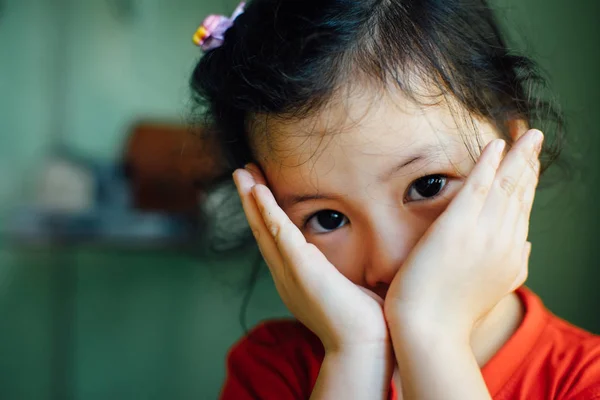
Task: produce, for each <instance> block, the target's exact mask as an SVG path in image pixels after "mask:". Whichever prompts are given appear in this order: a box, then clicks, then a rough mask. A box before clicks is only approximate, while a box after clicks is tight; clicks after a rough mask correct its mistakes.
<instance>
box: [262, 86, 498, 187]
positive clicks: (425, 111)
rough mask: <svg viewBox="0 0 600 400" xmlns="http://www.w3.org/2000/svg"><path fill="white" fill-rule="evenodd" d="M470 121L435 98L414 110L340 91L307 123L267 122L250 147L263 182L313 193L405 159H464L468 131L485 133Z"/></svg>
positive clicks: (411, 105) (407, 104)
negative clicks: (331, 181)
mask: <svg viewBox="0 0 600 400" xmlns="http://www.w3.org/2000/svg"><path fill="white" fill-rule="evenodd" d="M438 100H439V99H438ZM470 118H471V117H470V116H469V115H468V114H466V113H465V112H462V111H461V109H460V108H459V107H457V106H456V105H455V104H450V103H449V102H448V101H444V100H443V99H442V100H441V101H438V102H437V103H436V104H435V105H421V104H417V103H415V102H414V101H412V100H411V99H409V98H407V97H405V96H403V95H402V94H400V93H392V92H387V93H378V94H375V95H373V94H370V93H369V92H368V91H363V92H358V91H356V92H354V93H350V92H346V93H345V95H343V96H342V95H339V96H336V97H335V98H334V99H332V101H330V102H329V103H328V104H327V106H326V107H324V108H323V109H322V110H319V111H318V112H316V113H314V114H313V115H311V116H309V117H306V118H298V119H285V118H272V117H271V118H269V119H268V121H267V122H266V123H265V124H264V128H265V129H264V133H262V134H260V133H259V134H258V135H259V138H258V139H257V140H256V143H255V144H254V146H253V147H254V149H255V152H256V155H257V158H258V161H259V162H260V164H261V166H262V167H263V170H264V172H265V174H266V176H267V179H268V180H269V182H270V183H280V182H281V181H282V180H284V181H287V182H285V184H286V185H293V186H298V185H300V183H299V182H302V183H304V184H306V183H309V184H310V185H311V186H312V187H313V188H314V187H315V185H316V188H317V189H318V188H319V186H320V185H319V184H318V182H321V183H327V179H328V178H340V177H342V176H343V175H345V176H350V175H351V174H357V173H359V172H360V173H362V174H363V175H365V174H367V175H369V176H375V175H378V174H379V173H380V172H382V171H384V170H385V169H386V168H388V167H389V166H390V164H391V163H393V162H394V161H397V160H398V159H399V158H409V157H411V155H417V154H418V155H423V154H425V155H426V157H427V158H428V159H429V161H432V162H433V161H436V160H443V159H446V160H447V159H448V157H450V156H451V155H452V154H455V155H456V154H460V155H461V156H462V157H468V150H467V148H466V146H465V142H466V143H468V142H473V139H475V137H474V135H473V133H472V132H477V131H480V132H482V133H484V134H485V133H486V131H489V126H484V124H483V123H482V122H481V121H478V120H477V119H473V120H470ZM465 121H469V122H472V124H471V126H469V124H467V123H465ZM474 128H475V129H474ZM470 132H471V133H470ZM487 133H490V132H487ZM286 178H287V179H286ZM300 178H301V179H300Z"/></svg>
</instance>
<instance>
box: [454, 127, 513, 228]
mask: <svg viewBox="0 0 600 400" xmlns="http://www.w3.org/2000/svg"><path fill="white" fill-rule="evenodd" d="M505 145H506V142H504V140H501V139H496V140H492V141H491V142H490V143H488V145H487V146H486V147H485V149H484V150H483V153H482V154H481V157H480V158H479V160H478V161H477V163H476V164H475V166H474V167H473V170H472V171H471V173H470V174H469V176H468V177H467V179H466V181H465V184H464V186H463V187H462V188H461V190H460V191H459V192H458V194H457V195H456V197H455V198H454V200H453V201H452V202H451V203H450V205H449V206H448V208H447V209H446V213H445V214H448V215H455V213H457V215H458V214H461V215H469V214H467V213H470V215H474V216H476V217H478V216H479V213H480V212H481V209H482V208H483V206H484V204H485V202H486V199H487V197H488V193H489V191H490V189H491V187H492V183H493V182H494V178H495V176H496V171H497V169H498V166H499V165H500V161H501V159H502V152H503V151H504V147H505Z"/></svg>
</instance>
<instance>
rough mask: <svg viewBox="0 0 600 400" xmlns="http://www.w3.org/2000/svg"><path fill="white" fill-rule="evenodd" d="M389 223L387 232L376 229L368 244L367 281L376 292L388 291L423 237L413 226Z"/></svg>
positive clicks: (365, 273) (365, 270) (365, 276)
mask: <svg viewBox="0 0 600 400" xmlns="http://www.w3.org/2000/svg"><path fill="white" fill-rule="evenodd" d="M387 224H388V225H390V226H387V227H386V229H382V228H379V229H375V230H374V231H373V234H372V235H371V238H370V240H369V241H368V244H367V243H366V246H367V249H366V250H367V254H366V260H365V269H364V279H365V283H366V285H367V286H368V287H369V288H371V289H372V290H375V291H376V292H378V291H385V290H384V289H383V288H387V286H388V285H389V284H390V283H391V282H392V280H393V279H394V277H395V276H396V274H397V273H398V271H399V270H400V268H401V267H402V264H403V263H404V261H405V260H406V258H407V257H408V255H409V254H410V251H411V250H412V248H413V247H414V246H415V244H416V243H417V241H418V240H419V237H420V236H421V232H420V230H421V229H418V227H416V226H413V224H410V223H406V222H405V223H402V224H398V223H396V224H394V225H392V224H390V221H387Z"/></svg>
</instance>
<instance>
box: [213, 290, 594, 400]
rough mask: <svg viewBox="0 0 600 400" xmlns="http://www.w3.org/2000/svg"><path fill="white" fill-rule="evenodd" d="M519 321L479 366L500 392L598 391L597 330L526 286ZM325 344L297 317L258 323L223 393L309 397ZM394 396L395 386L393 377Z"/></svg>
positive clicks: (563, 398) (236, 350) (549, 395)
mask: <svg viewBox="0 0 600 400" xmlns="http://www.w3.org/2000/svg"><path fill="white" fill-rule="evenodd" d="M517 294H518V295H519V297H520V299H521V301H522V302H523V305H524V307H525V316H524V319H523V322H522V323H521V326H520V327H519V328H518V329H517V331H516V332H515V333H514V335H513V336H512V337H511V338H510V339H509V340H508V342H507V343H506V344H505V345H504V346H503V347H502V348H501V349H500V350H499V351H498V353H496V355H495V356H494V357H493V358H492V359H491V360H490V361H489V362H488V363H487V364H486V365H485V366H484V367H483V368H482V370H481V371H482V374H483V378H484V379H485V382H486V384H487V387H488V390H489V391H490V394H491V395H492V397H493V398H494V399H495V400H508V399H511V400H525V399H527V400H531V399H556V400H592V399H600V336H595V335H593V334H591V333H588V332H586V331H584V330H581V329H579V328H577V327H575V326H573V325H570V324H569V323H567V322H565V321H563V320H561V319H560V318H558V317H556V316H554V315H553V314H551V313H550V312H549V311H548V310H547V309H546V308H545V307H544V305H543V304H542V302H541V300H540V299H539V298H538V297H537V296H536V295H535V294H533V293H532V292H530V291H529V290H528V289H525V288H521V289H519V290H518V291H517ZM323 357H324V351H323V346H322V345H321V342H320V341H319V339H318V338H317V337H316V336H315V335H314V334H313V333H312V332H311V331H310V330H308V329H307V328H306V327H304V326H303V325H302V324H300V323H299V322H297V321H293V320H289V321H288V320H282V321H270V322H266V323H263V324H261V325H259V326H258V327H256V328H255V329H254V330H253V331H252V332H250V334H249V335H248V336H246V337H244V338H242V339H241V340H240V341H239V342H238V343H237V344H236V345H235V346H234V347H233V348H232V349H231V350H230V352H229V356H228V360H227V378H226V381H225V385H224V387H223V389H222V391H221V400H246V399H253V400H258V399H260V400H271V399H273V400H275V399H277V400H288V399H289V400H291V399H298V400H304V399H309V398H310V394H311V392H312V389H313V387H314V384H315V381H316V380H317V376H318V374H319V369H320V367H321V363H322V361H323ZM389 398H390V399H391V400H395V399H396V389H395V388H394V385H393V384H390V396H389Z"/></svg>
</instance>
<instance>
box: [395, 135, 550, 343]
mask: <svg viewBox="0 0 600 400" xmlns="http://www.w3.org/2000/svg"><path fill="white" fill-rule="evenodd" d="M542 140H543V135H542V133H541V132H540V131H538V130H530V131H528V132H527V133H526V134H525V135H523V136H522V137H521V138H520V139H519V140H518V142H517V143H516V145H515V146H514V147H513V148H512V149H511V150H510V151H509V152H508V154H507V155H506V157H504V159H502V152H503V148H504V142H503V141H501V140H494V141H492V142H491V143H490V144H489V145H488V146H487V147H486V149H485V150H484V152H483V154H482V156H481V157H480V159H479V161H478V162H477V164H476V165H475V167H474V169H473V170H472V172H471V174H470V175H469V177H468V178H467V179H466V181H465V185H464V187H463V188H462V189H461V191H460V192H459V193H458V194H457V196H456V197H455V198H454V199H453V201H452V202H451V203H450V205H449V206H448V208H447V209H446V211H445V212H444V213H442V215H441V216H440V217H439V218H438V219H437V220H436V221H435V223H434V224H433V225H432V226H431V227H430V228H429V230H428V231H427V232H426V234H425V235H424V236H423V237H422V238H421V240H420V241H419V243H418V244H417V245H416V246H415V248H414V249H413V251H412V252H411V254H410V255H409V257H408V259H407V260H406V262H405V263H404V265H403V266H402V267H401V269H400V271H399V272H398V274H397V275H396V277H395V278H394V280H393V281H392V284H391V286H390V288H389V290H388V293H387V297H386V300H385V315H386V318H387V319H388V321H389V324H390V329H391V330H393V329H395V328H396V327H399V326H401V325H404V329H407V325H412V326H413V327H416V331H417V332H420V333H417V335H419V334H422V333H433V332H437V333H438V334H441V335H445V336H447V337H448V336H449V335H454V334H456V335H459V336H460V338H461V340H462V339H466V340H468V338H469V335H470V333H471V330H472V328H473V326H474V325H475V324H476V322H477V321H478V320H479V318H481V317H482V316H483V315H484V314H485V313H487V312H488V311H490V310H491V309H492V308H493V307H494V306H495V305H496V304H497V303H498V302H499V301H500V300H501V299H502V298H503V297H504V296H505V295H507V294H508V293H510V292H512V291H514V290H515V289H517V288H518V287H519V286H520V285H522V284H523V282H524V281H525V279H526V277H527V266H528V259H529V253H530V250H531V244H530V243H529V242H527V235H528V231H529V216H530V213H531V208H532V204H533V198H534V195H535V189H536V186H537V181H538V175H539V168H540V164H539V160H538V156H539V151H540V148H541V144H542ZM404 329H403V330H404ZM408 329H411V330H412V328H408ZM423 329H425V330H426V332H425V331H423ZM392 334H394V332H392ZM394 340H395V339H394Z"/></svg>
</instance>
